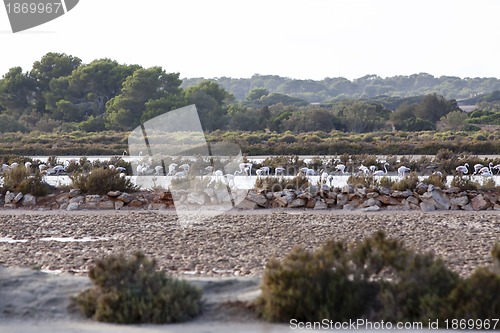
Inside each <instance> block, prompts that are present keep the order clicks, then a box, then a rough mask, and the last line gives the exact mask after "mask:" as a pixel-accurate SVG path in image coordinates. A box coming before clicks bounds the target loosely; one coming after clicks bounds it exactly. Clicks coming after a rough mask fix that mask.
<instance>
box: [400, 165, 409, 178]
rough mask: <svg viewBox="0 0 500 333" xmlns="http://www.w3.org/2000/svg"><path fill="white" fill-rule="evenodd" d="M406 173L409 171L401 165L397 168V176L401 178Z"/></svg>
mask: <svg viewBox="0 0 500 333" xmlns="http://www.w3.org/2000/svg"><path fill="white" fill-rule="evenodd" d="M408 171H410V168H408V167H405V166H404V165H402V166H400V167H399V168H398V176H399V177H401V178H403V177H404V176H405V174H406V173H407V172H408Z"/></svg>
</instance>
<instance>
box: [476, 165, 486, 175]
mask: <svg viewBox="0 0 500 333" xmlns="http://www.w3.org/2000/svg"><path fill="white" fill-rule="evenodd" d="M483 167H484V165H482V164H480V163H478V164H474V173H473V175H476V174H477V173H478V172H479V170H481V168H483Z"/></svg>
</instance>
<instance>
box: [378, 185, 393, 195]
mask: <svg viewBox="0 0 500 333" xmlns="http://www.w3.org/2000/svg"><path fill="white" fill-rule="evenodd" d="M378 193H380V194H384V195H390V194H391V190H389V189H388V188H387V187H380V188H379V189H378Z"/></svg>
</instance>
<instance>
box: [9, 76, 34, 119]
mask: <svg viewBox="0 0 500 333" xmlns="http://www.w3.org/2000/svg"><path fill="white" fill-rule="evenodd" d="M34 92H35V81H34V80H33V79H32V78H31V77H30V76H29V75H28V74H27V73H23V70H22V68H21V67H13V68H11V69H9V71H8V72H7V73H6V74H5V75H4V76H3V77H2V79H1V80H0V104H1V105H2V106H3V107H4V108H5V109H6V110H7V111H9V112H11V113H12V112H13V111H21V112H24V111H25V110H26V109H27V108H31V107H32V106H33V105H34V98H33V94H34Z"/></svg>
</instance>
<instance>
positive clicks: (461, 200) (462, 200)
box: [450, 195, 469, 207]
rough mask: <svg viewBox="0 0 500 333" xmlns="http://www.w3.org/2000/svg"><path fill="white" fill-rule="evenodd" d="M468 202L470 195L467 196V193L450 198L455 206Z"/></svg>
mask: <svg viewBox="0 0 500 333" xmlns="http://www.w3.org/2000/svg"><path fill="white" fill-rule="evenodd" d="M468 203H469V197H467V196H466V195H463V196H461V197H456V198H451V199H450V204H451V205H455V206H460V207H463V206H465V205H467V204H468Z"/></svg>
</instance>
